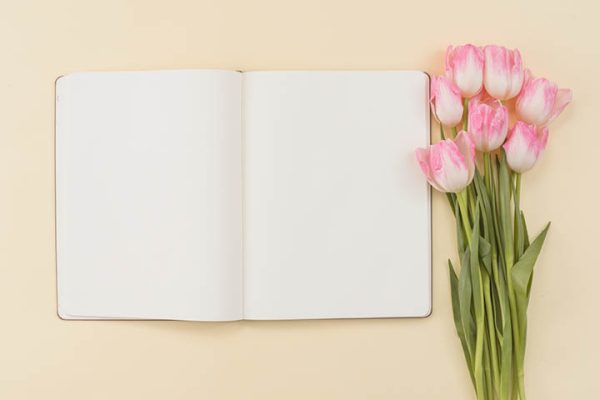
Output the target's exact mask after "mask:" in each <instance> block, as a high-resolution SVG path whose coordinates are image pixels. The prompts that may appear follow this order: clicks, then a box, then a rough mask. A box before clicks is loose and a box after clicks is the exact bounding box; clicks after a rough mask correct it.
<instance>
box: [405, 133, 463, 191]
mask: <svg viewBox="0 0 600 400" xmlns="http://www.w3.org/2000/svg"><path fill="white" fill-rule="evenodd" d="M416 155H417V161H418V162H419V166H420V167H421V170H422V171H423V174H424V175H425V177H426V178H427V181H429V183H430V184H431V186H433V187H434V188H435V189H437V190H439V191H440V192H453V193H459V192H461V191H463V189H464V188H466V187H467V185H468V184H469V183H471V180H472V179H473V175H474V174H475V146H474V145H473V142H472V141H471V139H470V138H469V135H467V134H466V132H464V131H461V132H460V133H459V134H458V135H457V136H456V138H455V139H454V140H452V139H446V140H442V141H441V142H438V143H436V144H433V145H431V146H429V147H428V148H424V149H417V151H416Z"/></svg>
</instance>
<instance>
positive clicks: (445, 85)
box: [430, 75, 463, 127]
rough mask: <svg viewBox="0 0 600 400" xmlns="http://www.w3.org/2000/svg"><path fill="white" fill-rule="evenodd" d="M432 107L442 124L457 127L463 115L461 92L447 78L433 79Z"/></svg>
mask: <svg viewBox="0 0 600 400" xmlns="http://www.w3.org/2000/svg"><path fill="white" fill-rule="evenodd" d="M430 99H431V107H432V108H433V112H434V114H435V116H436V117H437V119H438V121H440V123H441V124H443V125H446V126H449V127H455V126H456V125H458V124H460V121H461V120H462V115H463V104H462V98H461V97H460V91H459V90H458V88H457V87H456V86H455V85H454V84H453V83H452V81H451V80H450V79H449V78H448V77H447V76H443V75H442V76H438V77H435V76H434V77H433V78H432V80H431V97H430Z"/></svg>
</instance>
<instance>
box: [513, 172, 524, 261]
mask: <svg viewBox="0 0 600 400" xmlns="http://www.w3.org/2000/svg"><path fill="white" fill-rule="evenodd" d="M515 175H516V179H515V259H516V260H518V259H519V258H521V255H522V254H523V250H524V249H523V247H524V234H523V221H522V220H521V174H520V173H518V172H517V173H515Z"/></svg>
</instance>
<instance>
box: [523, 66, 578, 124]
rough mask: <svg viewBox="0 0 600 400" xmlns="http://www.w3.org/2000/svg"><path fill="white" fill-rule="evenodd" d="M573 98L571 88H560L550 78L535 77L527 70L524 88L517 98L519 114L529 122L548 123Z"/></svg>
mask: <svg viewBox="0 0 600 400" xmlns="http://www.w3.org/2000/svg"><path fill="white" fill-rule="evenodd" d="M572 98H573V93H572V92H571V90H570V89H559V88H558V86H556V84H555V83H553V82H550V81H549V80H548V79H545V78H534V77H533V76H531V73H530V72H529V70H527V71H526V72H525V83H524V84H523V89H522V90H521V93H520V94H519V97H518V98H517V104H516V110H517V114H518V115H519V117H520V118H521V119H522V120H523V121H525V122H527V123H528V124H534V125H538V126H542V125H547V124H549V123H550V122H552V120H554V118H556V117H557V116H558V115H559V114H560V113H561V112H562V111H563V110H564V109H565V107H566V106H567V105H568V104H569V103H570V102H571V100H572Z"/></svg>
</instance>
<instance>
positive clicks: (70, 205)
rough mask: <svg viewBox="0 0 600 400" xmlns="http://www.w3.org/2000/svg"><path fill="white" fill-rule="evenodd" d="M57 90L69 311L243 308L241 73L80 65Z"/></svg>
mask: <svg viewBox="0 0 600 400" xmlns="http://www.w3.org/2000/svg"><path fill="white" fill-rule="evenodd" d="M56 94H57V99H56V104H57V115H56V117H57V118H56V200H57V203H56V214H57V215H56V218H57V226H56V230H57V273H58V306H59V315H60V316H61V317H63V318H92V319H93V318H150V319H186V320H232V319H240V318H241V317H242V242H241V240H242V238H241V236H242V234H241V229H242V227H241V218H242V216H241V209H242V198H241V185H242V181H241V175H242V173H241V156H240V154H241V76H240V74H239V73H237V72H232V71H213V70H196V71H191V70H190V71H155V72H114V73H113V72H109V73H77V74H72V75H67V76H65V77H62V78H60V79H59V80H58V81H57V85H56Z"/></svg>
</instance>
